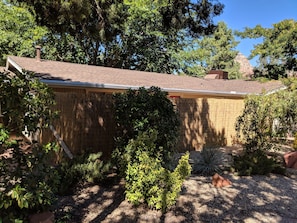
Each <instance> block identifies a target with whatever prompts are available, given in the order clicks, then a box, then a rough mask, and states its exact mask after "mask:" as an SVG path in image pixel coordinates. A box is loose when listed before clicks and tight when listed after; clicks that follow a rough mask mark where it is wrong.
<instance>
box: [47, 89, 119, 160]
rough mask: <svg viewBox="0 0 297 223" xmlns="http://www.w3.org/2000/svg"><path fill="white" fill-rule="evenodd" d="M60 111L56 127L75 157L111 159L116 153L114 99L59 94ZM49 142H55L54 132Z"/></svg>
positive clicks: (80, 93) (89, 94) (70, 92)
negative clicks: (89, 155) (94, 155)
mask: <svg viewBox="0 0 297 223" xmlns="http://www.w3.org/2000/svg"><path fill="white" fill-rule="evenodd" d="M55 94H56V102H57V105H56V108H55V109H57V110H58V111H60V115H59V119H58V120H56V121H55V123H54V126H55V127H56V130H57V132H58V133H59V134H60V136H61V138H62V139H63V140H64V142H65V143H66V145H67V146H68V147H69V149H70V151H71V152H72V153H73V154H74V155H80V154H84V153H92V152H99V151H101V152H102V153H103V157H102V158H103V159H105V158H109V157H110V155H111V151H112V149H113V135H114V119H113V115H112V95H110V94H104V93H93V92H89V93H85V92H84V91H78V90H73V91H64V92H62V91H61V92H55ZM46 135H47V137H45V138H46V141H49V140H53V139H54V138H53V136H52V134H51V132H48V131H47V133H46Z"/></svg>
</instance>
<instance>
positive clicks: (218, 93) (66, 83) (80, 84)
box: [40, 79, 250, 97]
mask: <svg viewBox="0 0 297 223" xmlns="http://www.w3.org/2000/svg"><path fill="white" fill-rule="evenodd" d="M40 81H41V82H43V83H45V84H48V85H50V86H56V87H80V88H97V89H98V88H99V89H116V90H128V89H132V90H136V89H138V88H139V87H143V86H131V85H120V84H102V83H100V84H97V83H89V82H78V81H73V82H72V81H60V80H46V79H41V80H40ZM144 87H145V88H150V86H144ZM161 89H162V90H163V91H166V92H170V93H186V94H201V95H202V94H206V95H213V96H237V97H245V96H247V95H248V94H250V93H248V92H235V91H230V92H228V91H208V90H189V89H181V88H161Z"/></svg>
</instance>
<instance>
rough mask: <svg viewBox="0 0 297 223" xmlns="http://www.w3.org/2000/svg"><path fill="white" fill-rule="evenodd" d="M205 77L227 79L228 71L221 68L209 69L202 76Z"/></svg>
mask: <svg viewBox="0 0 297 223" xmlns="http://www.w3.org/2000/svg"><path fill="white" fill-rule="evenodd" d="M204 78H205V79H225V80H227V79H228V72H226V71H223V70H210V71H209V72H208V73H207V75H206V76H205V77H204Z"/></svg>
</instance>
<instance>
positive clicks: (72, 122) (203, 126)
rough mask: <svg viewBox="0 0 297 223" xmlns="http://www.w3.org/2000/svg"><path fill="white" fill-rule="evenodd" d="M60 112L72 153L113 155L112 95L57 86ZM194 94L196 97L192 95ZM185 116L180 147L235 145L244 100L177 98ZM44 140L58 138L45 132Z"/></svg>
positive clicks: (61, 129) (58, 124)
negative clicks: (237, 123)
mask: <svg viewBox="0 0 297 223" xmlns="http://www.w3.org/2000/svg"><path fill="white" fill-rule="evenodd" d="M54 90H55V94H56V102H57V105H56V109H57V110H59V111H60V115H59V119H58V120H56V122H55V123H54V127H55V128H56V130H57V132H58V133H59V134H60V136H61V137H62V139H63V140H64V142H65V143H66V145H67V146H68V147H69V149H70V150H71V152H72V153H74V154H82V153H84V152H96V151H102V152H103V154H104V157H110V154H111V151H112V149H113V148H114V143H113V136H114V133H115V131H114V129H115V128H114V126H115V123H114V119H113V113H112V112H113V111H112V110H113V109H112V94H111V93H104V92H88V91H86V90H83V89H82V90H76V89H64V90H63V89H54ZM191 97H193V96H191ZM174 103H175V104H176V108H177V110H178V112H179V114H180V117H181V132H180V140H179V143H178V150H179V151H185V150H200V149H201V148H202V147H203V146H224V145H232V140H233V138H234V137H235V134H236V133H235V128H234V125H235V121H236V118H237V117H238V116H239V115H240V114H241V112H242V109H243V106H244V102H243V99H235V98H234V99H229V98H213V97H206V96H205V97H196V98H175V99H174ZM42 138H43V141H44V142H45V141H49V140H54V136H53V135H52V133H51V132H49V131H48V130H47V131H44V132H43V135H42Z"/></svg>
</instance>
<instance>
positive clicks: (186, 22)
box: [13, 0, 223, 73]
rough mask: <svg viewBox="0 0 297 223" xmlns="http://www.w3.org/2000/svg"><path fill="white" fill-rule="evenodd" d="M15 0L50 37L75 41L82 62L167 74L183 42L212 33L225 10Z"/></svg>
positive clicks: (126, 0) (121, 0) (122, 0)
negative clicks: (30, 13) (68, 36)
mask: <svg viewBox="0 0 297 223" xmlns="http://www.w3.org/2000/svg"><path fill="white" fill-rule="evenodd" d="M13 2H25V3H26V4H27V6H28V7H30V9H31V10H32V11H34V13H35V15H36V18H37V22H38V24H41V25H45V26H47V27H49V28H50V30H51V31H52V32H53V33H54V34H56V35H58V36H62V33H63V34H65V33H67V35H70V36H71V37H73V38H74V40H75V42H76V43H78V44H79V46H80V47H79V49H81V52H83V55H85V58H86V59H85V60H84V61H82V62H86V63H89V64H96V65H105V66H111V67H120V68H129V69H137V70H146V71H156V72H165V73H172V72H173V71H174V70H176V69H177V67H176V65H177V64H178V63H177V62H176V58H175V57H173V55H174V54H175V53H176V52H177V50H178V49H180V48H181V46H182V39H183V38H187V37H188V36H200V35H201V34H204V33H207V34H208V33H211V32H213V30H214V28H215V25H214V23H213V21H212V18H213V17H214V16H217V15H219V14H220V13H221V12H222V10H223V5H222V4H220V3H218V2H215V3H214V1H212V0H207V1H205V0H199V1H198V0H197V1H196V2H193V1H189V0H187V1H177V0H172V1H169V2H168V1H167V0H161V1H148V0H141V1H138V0H137V1H136V0H113V1H105V0H100V1H82V0H71V1H67V2H63V1H60V0H55V1H46V2H44V1H41V0H38V1H36V0H34V1H24V0H20V1H13ZM180 31H183V34H186V36H183V35H181V32H180ZM74 58H75V57H73V59H74Z"/></svg>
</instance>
